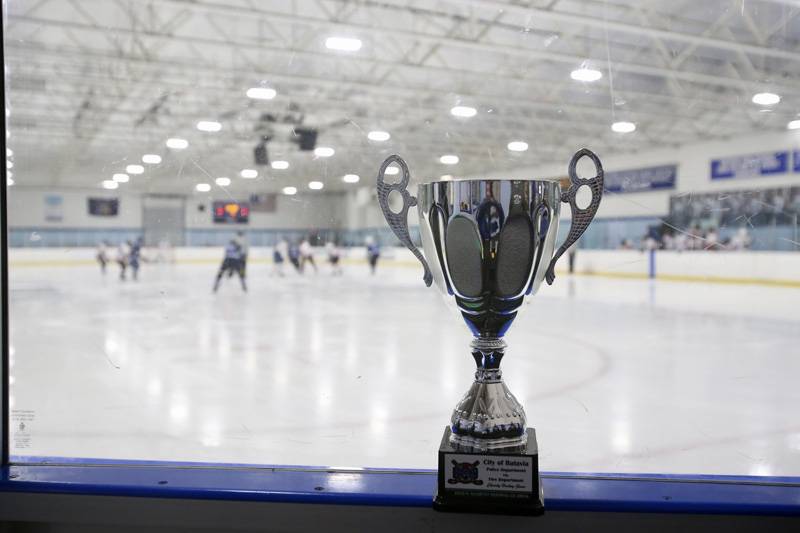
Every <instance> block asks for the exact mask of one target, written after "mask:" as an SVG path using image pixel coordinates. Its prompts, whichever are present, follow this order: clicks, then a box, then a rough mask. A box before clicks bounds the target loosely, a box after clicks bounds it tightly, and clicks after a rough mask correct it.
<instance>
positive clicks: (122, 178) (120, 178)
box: [111, 174, 131, 183]
mask: <svg viewBox="0 0 800 533" xmlns="http://www.w3.org/2000/svg"><path fill="white" fill-rule="evenodd" d="M111 179H112V180H114V181H116V182H117V183H128V180H130V179H131V178H130V176H128V175H127V174H114V175H113V176H111Z"/></svg>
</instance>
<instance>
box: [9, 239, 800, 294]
mask: <svg viewBox="0 0 800 533" xmlns="http://www.w3.org/2000/svg"><path fill="white" fill-rule="evenodd" d="M160 253H161V255H164V252H160V251H159V250H158V249H155V248H147V249H145V251H144V257H145V258H146V259H147V260H152V261H155V260H157V259H158V256H159V254H160ZM315 253H316V254H317V255H318V256H320V258H323V257H324V256H325V253H326V252H325V249H324V248H316V249H315ZM114 254H115V251H114V250H113V249H111V250H110V251H109V256H110V259H112V260H113V258H114ZM222 254H223V250H222V248H217V247H211V248H209V247H196V248H194V247H181V248H175V249H173V250H170V251H169V252H167V253H166V255H167V256H168V257H165V258H164V259H166V260H174V262H176V263H179V264H205V263H217V262H219V261H221V260H222ZM95 255H96V250H95V249H94V248H12V249H11V250H10V252H9V260H10V267H11V269H12V270H13V269H14V268H33V267H71V266H72V267H74V266H83V265H88V264H93V263H94V262H95ZM342 255H343V257H344V259H345V261H346V262H361V261H364V260H365V259H366V249H365V248H362V247H355V248H343V249H342ZM249 257H250V260H251V261H252V262H256V263H269V262H271V261H272V248H269V247H251V248H250V256H249ZM381 264H382V265H384V266H393V267H403V268H417V260H416V259H415V258H414V256H413V255H412V254H411V253H410V252H409V251H408V250H406V249H405V248H392V247H387V248H384V249H383V250H382V253H381ZM558 266H559V269H558V270H559V271H561V272H564V271H566V269H567V257H563V258H562V259H561V260H560V261H559V265H558ZM575 270H576V272H577V273H579V274H588V275H598V276H609V277H634V278H645V277H648V276H649V272H650V258H649V253H648V252H640V251H638V250H579V251H578V253H577V255H576V265H575ZM655 272H656V277H657V278H660V279H675V280H683V281H711V282H714V281H719V282H739V283H748V282H752V283H769V284H774V283H777V284H787V285H795V284H797V285H798V286H800V254H798V253H793V252H752V251H741V252H721V251H720V252H711V251H689V252H675V251H656V252H655Z"/></svg>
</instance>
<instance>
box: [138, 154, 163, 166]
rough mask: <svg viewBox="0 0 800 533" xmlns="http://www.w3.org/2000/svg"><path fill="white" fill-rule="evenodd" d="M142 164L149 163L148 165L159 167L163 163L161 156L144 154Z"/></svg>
mask: <svg viewBox="0 0 800 533" xmlns="http://www.w3.org/2000/svg"><path fill="white" fill-rule="evenodd" d="M142 163H147V164H148V165H157V164H159V163H161V156H160V155H156V154H144V155H143V156H142Z"/></svg>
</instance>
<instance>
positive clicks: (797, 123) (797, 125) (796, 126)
mask: <svg viewBox="0 0 800 533" xmlns="http://www.w3.org/2000/svg"><path fill="white" fill-rule="evenodd" d="M786 129H788V130H800V120H793V121H791V122H789V123H788V124H787V125H786Z"/></svg>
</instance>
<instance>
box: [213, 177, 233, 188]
mask: <svg viewBox="0 0 800 533" xmlns="http://www.w3.org/2000/svg"><path fill="white" fill-rule="evenodd" d="M214 183H216V184H217V185H218V186H220V187H227V186H228V185H230V184H231V179H230V178H217V179H215V180H214Z"/></svg>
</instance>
